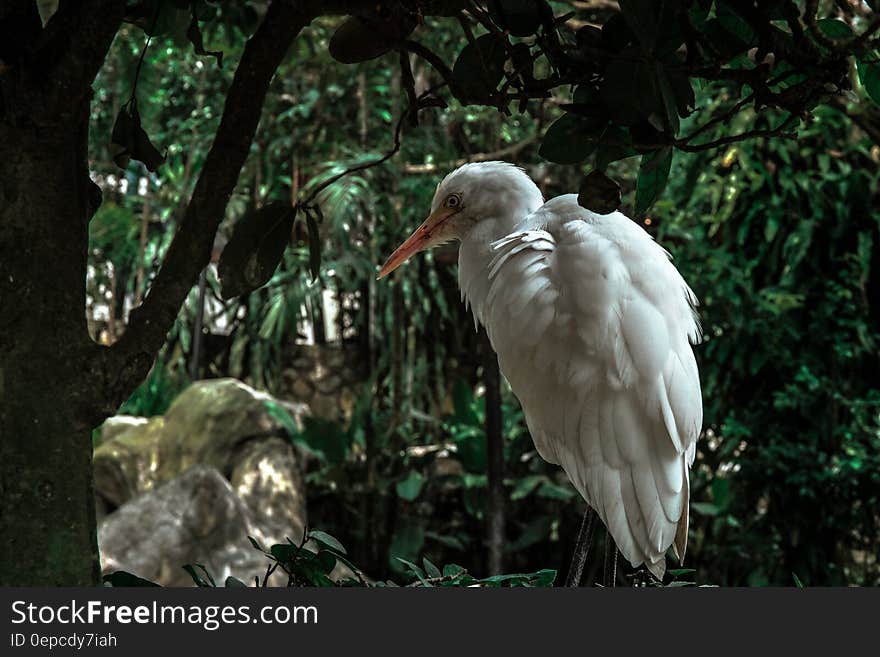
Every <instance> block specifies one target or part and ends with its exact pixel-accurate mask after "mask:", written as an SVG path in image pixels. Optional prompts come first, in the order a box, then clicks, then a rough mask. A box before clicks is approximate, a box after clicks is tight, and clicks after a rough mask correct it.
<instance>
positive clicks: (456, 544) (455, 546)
mask: <svg viewBox="0 0 880 657" xmlns="http://www.w3.org/2000/svg"><path fill="white" fill-rule="evenodd" d="M425 538H430V539H431V540H432V541H437V542H438V543H440V545H444V546H446V547H448V548H450V549H452V550H460V551H463V550H464V549H465V547H464V543H462V542H461V540H460V539H459V538H457V537H455V536H449V535H446V534H438V533H437V532H431V531H426V532H425Z"/></svg>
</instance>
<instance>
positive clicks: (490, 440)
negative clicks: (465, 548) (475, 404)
mask: <svg viewBox="0 0 880 657" xmlns="http://www.w3.org/2000/svg"><path fill="white" fill-rule="evenodd" d="M480 347H481V349H480V351H481V352H482V360H483V384H484V385H485V386H486V463H487V479H488V486H489V498H488V510H487V515H488V528H487V529H488V531H487V544H488V548H489V550H488V551H489V574H490V575H497V574H500V573H502V572H504V543H505V531H506V530H505V528H504V525H505V522H504V520H505V518H504V437H503V436H502V435H501V422H502V417H501V374H500V372H499V371H498V357H497V356H496V355H495V352H494V351H493V350H492V345H490V344H489V337H488V336H487V335H486V330H485V329H480Z"/></svg>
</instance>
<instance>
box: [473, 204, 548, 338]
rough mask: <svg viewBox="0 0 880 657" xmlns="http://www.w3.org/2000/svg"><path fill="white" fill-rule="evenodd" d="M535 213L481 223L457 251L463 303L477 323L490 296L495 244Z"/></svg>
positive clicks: (501, 217)
mask: <svg viewBox="0 0 880 657" xmlns="http://www.w3.org/2000/svg"><path fill="white" fill-rule="evenodd" d="M531 211H532V209H525V210H523V211H522V212H520V213H518V214H513V213H511V214H509V215H507V216H499V217H492V218H485V219H481V220H480V221H479V222H478V223H477V224H475V225H474V227H473V228H472V229H471V230H470V231H469V232H468V233H466V234H465V235H464V236H463V237H462V238H461V247H460V248H459V250H458V286H459V289H460V290H461V298H462V301H464V302H465V304H466V305H469V306H470V308H471V310H472V311H473V313H474V320H475V321H479V322H480V323H481V324H483V323H484V322H483V307H484V305H485V302H486V297H487V296H488V295H489V266H490V264H491V262H492V256H493V255H494V253H493V251H492V243H493V242H495V241H496V240H499V239H501V238H502V237H506V236H507V235H510V234H511V233H512V232H514V231H516V230H517V229H520V228H521V227H522V222H523V219H525V217H526V216H527V215H528V214H530V213H531Z"/></svg>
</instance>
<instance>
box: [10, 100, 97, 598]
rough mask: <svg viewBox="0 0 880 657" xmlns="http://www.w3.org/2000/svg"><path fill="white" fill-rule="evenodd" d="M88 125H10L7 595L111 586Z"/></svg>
mask: <svg viewBox="0 0 880 657" xmlns="http://www.w3.org/2000/svg"><path fill="white" fill-rule="evenodd" d="M87 126H88V103H87V102H86V103H83V106H82V107H81V108H79V109H78V110H75V111H72V112H70V114H69V115H65V114H64V113H60V112H59V113H58V115H57V117H54V118H53V120H51V121H50V120H49V119H46V117H43V120H42V121H39V122H37V121H33V122H32V121H31V120H29V119H28V118H27V116H26V115H24V114H23V113H22V112H15V113H14V114H13V113H12V112H7V113H6V114H4V115H0V226H2V230H0V498H2V507H0V585H13V584H14V585H60V584H64V585H94V584H98V583H99V574H100V573H99V568H98V550H97V540H96V530H95V508H94V495H93V487H92V467H91V460H92V441H91V427H92V423H93V420H94V418H92V417H91V416H90V414H89V411H88V410H86V409H89V408H90V407H91V405H90V404H88V403H86V402H87V400H88V399H89V398H90V397H91V396H94V394H95V393H94V391H93V389H92V387H93V386H95V385H97V382H96V381H94V380H92V376H91V375H90V374H89V372H90V371H91V370H92V367H93V365H92V363H94V361H95V360H96V359H94V358H93V357H94V355H95V354H96V352H97V351H98V347H96V346H95V345H94V343H93V342H92V341H91V339H90V338H89V336H88V331H87V326H86V317H85V279H86V257H87V246H88V221H89V218H90V217H91V216H92V214H93V213H94V210H95V209H96V208H97V206H98V203H99V199H100V192H99V191H98V190H97V187H95V185H94V184H93V183H92V182H91V181H90V180H89V177H88V170H87V161H86V144H87Z"/></svg>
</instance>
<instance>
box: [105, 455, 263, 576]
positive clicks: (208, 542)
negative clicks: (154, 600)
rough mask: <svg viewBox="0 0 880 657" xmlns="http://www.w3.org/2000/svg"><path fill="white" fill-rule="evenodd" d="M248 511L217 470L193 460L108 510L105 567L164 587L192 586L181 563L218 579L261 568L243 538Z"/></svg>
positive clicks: (247, 529) (248, 526)
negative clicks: (199, 567)
mask: <svg viewBox="0 0 880 657" xmlns="http://www.w3.org/2000/svg"><path fill="white" fill-rule="evenodd" d="M253 532H254V525H253V521H252V517H251V513H250V511H249V509H248V508H247V506H246V505H245V504H244V503H243V502H242V501H241V500H240V499H239V498H238V496H237V495H236V494H235V491H233V490H232V487H231V486H230V485H229V482H227V481H226V480H225V479H224V478H223V476H222V475H221V474H220V473H219V472H218V471H217V470H216V469H215V468H211V467H207V466H201V465H197V466H194V467H192V468H190V469H189V470H187V471H186V472H184V473H183V474H182V475H181V476H179V477H177V478H175V479H174V480H172V481H169V482H167V483H165V484H163V485H161V486H159V487H158V488H156V489H155V490H153V491H150V492H147V493H145V494H143V495H141V496H139V497H138V498H137V499H135V500H132V501H130V502H129V503H127V504H125V505H124V506H122V507H120V508H119V509H118V510H116V511H115V512H113V513H111V514H110V515H108V516H107V517H106V518H105V519H104V522H103V523H102V524H101V527H100V530H99V532H98V543H99V546H100V550H101V565H102V568H103V570H104V572H111V571H114V570H126V571H128V572H131V573H134V574H135V575H138V576H140V577H145V578H147V579H149V580H152V581H154V582H157V583H159V584H162V585H163V586H192V584H193V582H192V579H191V578H190V576H189V575H188V574H187V573H186V571H184V570H183V568H182V566H183V565H184V564H196V563H201V564H204V565H205V567H206V568H207V569H208V570H209V572H211V574H212V575H213V576H214V578H215V579H216V580H217V581H218V582H222V581H223V580H225V578H226V577H227V576H228V575H232V576H234V577H237V578H239V579H241V580H242V581H244V582H251V581H253V577H254V575H261V574H262V573H263V572H265V564H266V559H265V557H263V556H262V555H260V553H259V552H257V551H256V550H254V549H253V547H252V546H251V545H250V543H249V542H248V540H247V536H248V534H252V533H253Z"/></svg>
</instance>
